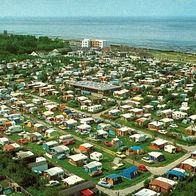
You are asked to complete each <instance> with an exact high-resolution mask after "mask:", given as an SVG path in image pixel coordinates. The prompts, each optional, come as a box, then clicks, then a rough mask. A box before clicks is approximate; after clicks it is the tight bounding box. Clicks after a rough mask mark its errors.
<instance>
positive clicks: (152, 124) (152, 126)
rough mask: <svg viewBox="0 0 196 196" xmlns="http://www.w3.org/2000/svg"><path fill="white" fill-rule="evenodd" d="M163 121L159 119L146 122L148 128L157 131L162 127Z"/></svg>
mask: <svg viewBox="0 0 196 196" xmlns="http://www.w3.org/2000/svg"><path fill="white" fill-rule="evenodd" d="M163 125H164V123H163V122H160V121H153V122H150V123H148V129H150V130H152V131H159V130H161V129H162V128H163Z"/></svg>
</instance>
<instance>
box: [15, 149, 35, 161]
mask: <svg viewBox="0 0 196 196" xmlns="http://www.w3.org/2000/svg"><path fill="white" fill-rule="evenodd" d="M16 157H17V158H18V159H21V160H27V159H30V158H32V157H34V153H32V152H31V151H21V150H20V151H19V152H17V153H16Z"/></svg>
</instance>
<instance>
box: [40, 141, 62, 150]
mask: <svg viewBox="0 0 196 196" xmlns="http://www.w3.org/2000/svg"><path fill="white" fill-rule="evenodd" d="M57 145H58V142H57V141H49V142H46V143H44V144H43V149H44V150H45V151H46V152H49V151H50V149H51V148H53V147H54V146H57Z"/></svg>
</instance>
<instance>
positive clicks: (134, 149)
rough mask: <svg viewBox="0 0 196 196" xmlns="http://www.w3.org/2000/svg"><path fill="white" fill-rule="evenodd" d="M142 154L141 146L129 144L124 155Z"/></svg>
mask: <svg viewBox="0 0 196 196" xmlns="http://www.w3.org/2000/svg"><path fill="white" fill-rule="evenodd" d="M141 154H144V150H143V148H142V147H141V146H131V147H130V148H129V149H127V151H126V155H128V156H130V155H141Z"/></svg>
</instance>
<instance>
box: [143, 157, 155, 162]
mask: <svg viewBox="0 0 196 196" xmlns="http://www.w3.org/2000/svg"><path fill="white" fill-rule="evenodd" d="M142 161H144V162H146V163H153V160H151V159H150V157H143V158H142Z"/></svg>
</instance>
